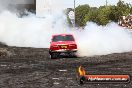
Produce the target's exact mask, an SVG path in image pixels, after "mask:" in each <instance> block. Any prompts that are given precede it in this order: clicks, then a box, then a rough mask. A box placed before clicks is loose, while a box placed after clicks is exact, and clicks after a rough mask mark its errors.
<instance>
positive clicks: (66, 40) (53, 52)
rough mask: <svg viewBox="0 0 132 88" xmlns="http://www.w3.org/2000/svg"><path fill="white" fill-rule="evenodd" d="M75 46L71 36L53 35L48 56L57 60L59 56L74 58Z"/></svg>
mask: <svg viewBox="0 0 132 88" xmlns="http://www.w3.org/2000/svg"><path fill="white" fill-rule="evenodd" d="M76 52H77V44H76V42H75V39H74V37H73V35H72V34H58V35H53V36H52V39H51V42H50V48H49V54H50V56H51V58H52V59H53V58H58V56H59V55H70V56H76Z"/></svg>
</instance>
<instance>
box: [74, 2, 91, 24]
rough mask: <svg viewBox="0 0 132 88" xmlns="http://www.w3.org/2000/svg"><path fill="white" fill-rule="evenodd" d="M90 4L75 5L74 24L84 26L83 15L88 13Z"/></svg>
mask: <svg viewBox="0 0 132 88" xmlns="http://www.w3.org/2000/svg"><path fill="white" fill-rule="evenodd" d="M89 10H90V6H89V5H87V4H86V5H80V6H78V7H76V10H75V13H76V15H75V16H76V24H77V25H79V26H85V24H86V23H85V21H84V19H85V15H86V14H88V13H89Z"/></svg>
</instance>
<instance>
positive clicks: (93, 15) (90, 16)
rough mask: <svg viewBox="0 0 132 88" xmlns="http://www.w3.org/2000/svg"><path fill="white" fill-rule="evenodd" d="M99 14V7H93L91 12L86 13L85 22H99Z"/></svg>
mask: <svg viewBox="0 0 132 88" xmlns="http://www.w3.org/2000/svg"><path fill="white" fill-rule="evenodd" d="M97 14H98V8H97V7H91V8H90V10H89V12H88V13H87V14H86V15H85V19H84V21H85V23H87V22H88V21H92V22H97Z"/></svg>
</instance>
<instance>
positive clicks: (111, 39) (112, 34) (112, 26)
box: [0, 11, 132, 56]
mask: <svg viewBox="0 0 132 88" xmlns="http://www.w3.org/2000/svg"><path fill="white" fill-rule="evenodd" d="M56 33H73V34H74V36H75V38H76V41H77V44H78V49H79V51H78V54H79V55H80V56H92V55H105V54H111V53H121V52H128V51H132V33H131V32H130V31H128V30H127V29H124V28H122V27H119V26H118V25H117V24H116V23H109V24H108V25H106V26H98V25H96V24H95V23H92V22H88V23H87V26H86V27H85V28H84V30H82V31H79V30H74V31H73V30H72V28H69V27H68V26H67V24H66V16H65V15H64V14H63V13H58V14H53V15H47V16H46V17H45V18H37V17H36V16H35V15H34V14H30V15H29V16H27V17H24V18H18V17H17V16H16V15H15V14H13V13H11V12H9V11H4V12H3V13H1V14H0V41H1V42H4V43H6V44H7V45H9V46H20V47H37V48H48V47H49V44H50V39H51V35H52V34H56Z"/></svg>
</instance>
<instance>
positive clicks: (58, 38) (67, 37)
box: [52, 35, 74, 42]
mask: <svg viewBox="0 0 132 88" xmlns="http://www.w3.org/2000/svg"><path fill="white" fill-rule="evenodd" d="M52 41H53V42H58V41H74V38H73V36H72V35H65V36H63V35H58V36H54V37H53V40H52Z"/></svg>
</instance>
